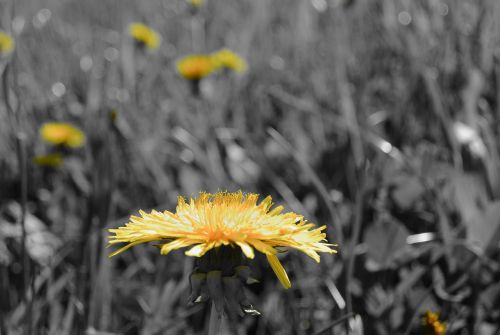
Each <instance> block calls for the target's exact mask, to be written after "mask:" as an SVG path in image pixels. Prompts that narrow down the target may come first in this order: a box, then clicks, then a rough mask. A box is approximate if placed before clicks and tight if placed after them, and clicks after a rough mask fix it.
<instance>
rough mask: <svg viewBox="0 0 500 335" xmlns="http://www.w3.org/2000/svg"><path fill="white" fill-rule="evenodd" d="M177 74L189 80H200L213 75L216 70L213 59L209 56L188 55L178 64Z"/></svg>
mask: <svg viewBox="0 0 500 335" xmlns="http://www.w3.org/2000/svg"><path fill="white" fill-rule="evenodd" d="M176 68H177V72H178V73H179V74H180V75H181V76H182V77H183V78H184V79H187V80H200V79H202V78H204V77H206V76H208V75H209V74H211V73H212V72H213V71H214V70H215V69H216V68H215V65H214V62H213V60H212V57H210V56H208V55H187V56H184V57H182V58H181V59H179V60H178V61H177V63H176Z"/></svg>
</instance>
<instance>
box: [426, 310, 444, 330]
mask: <svg viewBox="0 0 500 335" xmlns="http://www.w3.org/2000/svg"><path fill="white" fill-rule="evenodd" d="M422 323H423V325H424V332H425V334H428V335H444V334H445V332H446V323H444V322H442V321H440V320H439V314H438V313H434V312H432V311H426V312H425V314H424V317H423V319H422Z"/></svg>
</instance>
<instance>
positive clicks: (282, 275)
mask: <svg viewBox="0 0 500 335" xmlns="http://www.w3.org/2000/svg"><path fill="white" fill-rule="evenodd" d="M266 257H267V261H268V262H269V264H270V265H271V268H272V269H273V271H274V273H275V274H276V276H277V277H278V279H279V281H280V283H281V285H283V287H284V288H285V289H289V288H290V287H292V283H290V279H288V275H287V274H286V271H285V268H283V265H281V262H280V261H279V259H278V257H276V256H275V255H266Z"/></svg>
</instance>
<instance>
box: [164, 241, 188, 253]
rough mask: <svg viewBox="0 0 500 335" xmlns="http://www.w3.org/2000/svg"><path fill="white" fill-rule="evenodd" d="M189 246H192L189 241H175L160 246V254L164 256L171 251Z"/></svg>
mask: <svg viewBox="0 0 500 335" xmlns="http://www.w3.org/2000/svg"><path fill="white" fill-rule="evenodd" d="M191 244H193V242H192V241H190V240H175V241H172V242H170V243H165V244H164V245H162V246H161V254H162V255H166V254H168V253H169V252H170V251H172V250H175V249H180V248H183V247H187V246H188V245H191Z"/></svg>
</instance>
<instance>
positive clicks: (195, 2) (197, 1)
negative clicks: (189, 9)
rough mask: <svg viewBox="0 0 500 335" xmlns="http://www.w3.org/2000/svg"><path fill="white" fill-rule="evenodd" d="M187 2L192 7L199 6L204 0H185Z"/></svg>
mask: <svg viewBox="0 0 500 335" xmlns="http://www.w3.org/2000/svg"><path fill="white" fill-rule="evenodd" d="M187 2H188V3H189V4H190V5H191V6H193V7H200V6H202V5H203V4H204V3H205V0H187Z"/></svg>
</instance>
